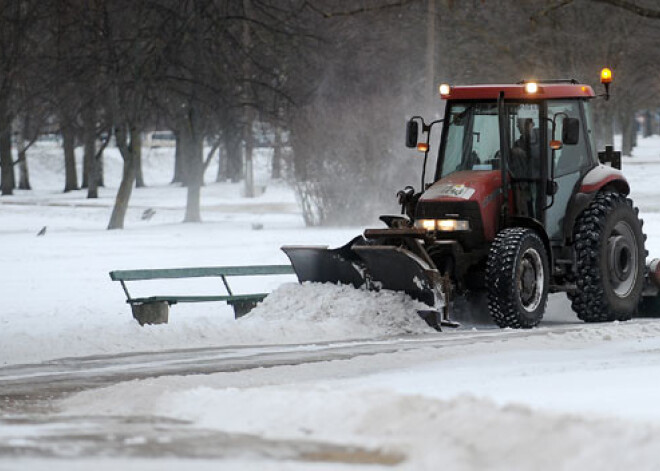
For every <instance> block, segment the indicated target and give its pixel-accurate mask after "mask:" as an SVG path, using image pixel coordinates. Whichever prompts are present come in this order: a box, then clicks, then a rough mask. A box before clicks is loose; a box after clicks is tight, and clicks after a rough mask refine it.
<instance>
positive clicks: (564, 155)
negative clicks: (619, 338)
mask: <svg viewBox="0 0 660 471" xmlns="http://www.w3.org/2000/svg"><path fill="white" fill-rule="evenodd" d="M601 80H602V81H603V83H604V84H605V87H606V88H605V94H604V96H605V98H608V97H609V88H608V87H609V83H610V81H611V72H609V70H608V69H604V70H603V73H602V74H601ZM440 95H441V97H442V99H444V100H447V103H446V108H445V115H444V118H443V119H441V120H437V121H433V122H431V123H426V122H425V121H424V119H423V118H421V117H419V116H416V117H413V118H412V119H411V120H410V121H409V122H408V124H407V132H406V145H407V146H408V147H411V148H417V149H418V150H420V151H422V152H424V170H423V172H422V187H421V188H422V189H421V191H420V192H415V190H414V189H413V188H412V187H406V188H405V189H404V190H402V191H400V192H399V194H398V197H399V203H400V204H401V206H402V216H381V220H382V221H384V222H385V224H386V225H387V228H384V229H367V230H366V231H365V232H364V235H363V236H358V237H356V238H355V239H353V240H352V241H350V242H349V243H348V244H347V245H345V246H343V247H340V248H338V249H328V248H326V247H315V246H312V247H310V246H305V247H300V246H295V247H294V246H285V247H283V248H282V249H283V250H284V251H285V252H286V254H287V255H288V256H289V258H290V260H291V262H292V265H293V267H294V270H295V271H296V274H297V275H298V278H299V280H300V281H301V282H302V281H318V282H333V283H338V282H339V283H347V284H352V285H354V286H356V287H359V286H364V285H366V287H367V288H370V289H382V288H384V289H393V290H402V291H405V292H406V293H408V294H409V295H410V296H412V297H413V298H415V299H418V300H420V301H423V302H424V303H426V304H428V305H429V306H431V307H438V306H442V307H443V309H442V311H441V312H439V311H435V312H436V313H437V318H434V320H433V321H432V322H431V323H434V322H435V323H445V324H450V325H451V322H450V321H449V315H448V314H449V309H450V306H451V305H452V304H453V302H454V301H453V300H457V299H460V298H458V297H457V296H456V295H467V296H468V297H469V296H471V295H473V294H475V293H476V294H478V293H483V294H485V295H486V296H485V298H487V306H488V310H489V312H490V315H491V317H492V319H493V321H494V322H495V323H496V324H497V325H499V326H500V327H513V328H529V327H533V326H536V325H537V324H538V323H539V322H540V321H541V319H542V317H543V313H544V311H545V308H546V303H547V299H548V293H551V292H558V291H564V292H566V293H567V295H568V297H569V298H570V300H571V301H572V307H573V310H574V311H575V312H576V313H577V315H578V317H579V318H580V319H582V320H583V321H586V322H601V321H614V320H628V319H630V318H631V317H632V316H633V315H635V314H636V312H637V311H638V308H639V305H640V302H641V300H642V295H643V294H645V295H649V296H653V297H655V299H654V301H653V302H652V303H651V304H650V305H651V306H652V308H653V309H657V294H658V287H659V286H660V264H659V263H657V261H654V262H652V263H651V264H650V265H649V266H647V265H646V264H645V260H646V256H647V255H648V254H647V251H646V250H645V248H644V242H645V239H646V237H645V235H644V234H643V232H642V225H643V222H642V221H641V220H640V219H639V217H638V210H637V208H635V207H634V205H633V202H632V201H631V200H630V198H628V197H627V196H628V194H629V192H630V187H629V185H628V182H627V181H626V178H625V177H624V176H623V174H622V173H621V171H620V168H621V156H620V153H619V152H613V151H612V148H611V147H608V148H607V149H606V151H605V152H596V145H595V140H594V129H593V125H594V124H593V118H592V114H591V101H592V100H593V99H594V98H595V97H596V95H595V93H594V91H593V89H592V88H591V87H590V86H589V85H584V84H580V83H578V82H576V81H575V80H546V81H538V82H528V81H522V82H519V83H516V84H506V85H469V86H449V85H444V84H443V85H441V86H440ZM441 123H442V124H443V126H442V131H441V133H442V135H441V139H440V146H439V152H438V158H437V165H436V168H435V172H434V175H433V179H432V183H426V181H425V173H426V166H427V165H426V164H427V158H428V153H429V147H430V146H429V143H430V137H431V131H432V129H433V128H434V126H436V125H437V124H441ZM420 131H421V132H422V134H423V135H424V136H425V139H423V141H421V142H420V139H419V134H420ZM607 164H609V165H607ZM431 312H433V311H431ZM427 314H428V313H427ZM658 314H660V312H658ZM428 320H429V319H428V318H427V321H428Z"/></svg>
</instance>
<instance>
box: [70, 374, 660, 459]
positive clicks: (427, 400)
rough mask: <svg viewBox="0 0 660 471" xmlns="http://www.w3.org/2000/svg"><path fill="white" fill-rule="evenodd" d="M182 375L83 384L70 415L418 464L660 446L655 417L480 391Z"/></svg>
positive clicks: (649, 453) (626, 452)
mask: <svg viewBox="0 0 660 471" xmlns="http://www.w3.org/2000/svg"><path fill="white" fill-rule="evenodd" d="M180 381H181V383H180V385H179V387H178V388H175V389H174V390H165V391H163V390H160V391H158V390H155V389H153V388H148V389H144V388H134V389H133V390H132V391H133V392H131V399H132V400H131V401H126V400H125V397H123V396H121V395H118V394H117V391H116V390H115V388H109V389H108V390H106V391H105V393H103V392H102V391H95V392H94V394H93V395H92V394H91V393H92V392H91V391H90V392H89V393H82V394H80V395H78V396H75V397H73V398H71V399H69V400H67V401H65V403H64V404H63V405H64V407H65V410H64V415H68V414H71V415H75V416H80V415H83V416H85V415H87V414H93V415H96V414H108V415H116V414H126V415H134V416H143V415H145V414H146V415H150V416H156V417H167V418H172V419H177V420H183V421H185V422H188V423H190V426H192V427H196V428H200V429H210V430H219V431H222V432H223V433H227V434H229V435H230V436H237V437H239V436H245V435H247V436H257V437H262V438H265V439H270V440H287V441H289V443H297V442H298V441H302V440H304V441H306V442H310V441H311V442H315V443H319V444H332V445H335V446H336V445H339V446H346V447H347V449H349V447H350V448H352V449H355V448H356V447H362V448H363V449H365V450H369V451H370V452H371V453H373V455H374V457H380V458H381V459H383V458H384V459H389V460H393V461H395V460H398V461H400V462H401V464H400V465H399V467H397V469H411V470H412V469H414V470H435V469H444V468H447V469H452V470H481V469H501V470H510V469H535V470H556V469H623V468H624V467H628V466H633V465H634V466H635V468H636V469H655V464H656V463H657V458H658V456H659V453H658V450H657V446H656V443H657V441H658V440H659V439H660V428H658V427H657V426H654V425H649V424H643V423H634V422H624V421H621V420H610V419H608V420H605V419H599V418H581V417H577V416H574V415H568V414H558V413H546V412H539V411H535V410H533V409H531V408H529V407H526V406H523V405H515V404H514V405H506V406H500V405H497V404H495V403H494V402H491V401H489V400H483V399H477V398H474V397H472V396H459V397H456V398H454V399H451V400H438V399H435V398H431V397H425V396H421V395H408V394H397V393H395V392H393V391H389V390H385V389H374V388H370V387H364V386H363V387H355V386H354V385H352V384H351V383H346V382H342V381H329V382H324V383H317V384H313V385H312V384H306V385H304V387H301V385H300V384H298V385H295V386H293V385H290V386H287V385H285V386H270V387H259V388H210V387H194V388H186V387H185V381H186V380H185V379H182V380H180ZM244 434H245V435H244ZM253 452H257V453H258V450H253ZM333 469H335V468H333ZM342 469H344V468H342ZM353 469H354V468H353Z"/></svg>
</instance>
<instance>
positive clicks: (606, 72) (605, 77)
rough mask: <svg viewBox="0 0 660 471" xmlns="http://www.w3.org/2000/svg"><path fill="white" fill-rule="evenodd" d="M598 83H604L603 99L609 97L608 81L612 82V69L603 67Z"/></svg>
mask: <svg viewBox="0 0 660 471" xmlns="http://www.w3.org/2000/svg"><path fill="white" fill-rule="evenodd" d="M600 83H602V84H603V85H605V99H606V100H609V99H610V83H612V71H611V70H610V69H608V68H607V67H603V69H602V70H601V71H600Z"/></svg>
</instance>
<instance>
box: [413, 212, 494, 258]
mask: <svg viewBox="0 0 660 471" xmlns="http://www.w3.org/2000/svg"><path fill="white" fill-rule="evenodd" d="M415 219H461V220H467V221H469V222H470V230H469V231H466V232H461V231H457V232H441V231H436V232H435V236H436V238H437V239H440V240H456V241H458V242H460V243H461V245H462V246H463V249H464V250H471V249H473V248H478V247H480V246H482V245H483V243H484V228H483V222H482V220H481V209H480V208H479V203H478V202H477V201H420V202H418V203H417V207H416V208H415Z"/></svg>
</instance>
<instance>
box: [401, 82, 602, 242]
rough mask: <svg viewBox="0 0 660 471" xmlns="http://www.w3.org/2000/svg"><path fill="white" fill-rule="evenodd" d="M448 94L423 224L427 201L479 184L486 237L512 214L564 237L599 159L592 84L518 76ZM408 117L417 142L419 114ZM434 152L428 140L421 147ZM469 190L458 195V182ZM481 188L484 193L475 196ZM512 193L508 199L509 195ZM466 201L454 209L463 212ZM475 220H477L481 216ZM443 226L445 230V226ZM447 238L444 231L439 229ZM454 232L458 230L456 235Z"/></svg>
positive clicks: (454, 197) (420, 216)
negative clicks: (575, 201)
mask: <svg viewBox="0 0 660 471" xmlns="http://www.w3.org/2000/svg"><path fill="white" fill-rule="evenodd" d="M441 92H442V93H441V96H442V98H443V99H445V100H447V106H446V108H445V117H444V119H443V120H439V121H437V122H434V123H431V124H429V125H426V124H425V123H423V122H422V123H421V124H422V129H426V130H427V131H429V133H430V131H431V128H432V127H433V125H434V124H437V123H440V122H442V123H444V126H443V128H442V138H441V144H440V148H439V150H438V158H437V165H436V169H435V174H434V178H433V182H434V183H433V184H430V185H428V184H426V183H424V189H425V191H424V192H422V194H421V195H420V198H419V200H418V202H417V208H416V211H415V214H413V215H411V216H413V217H414V218H415V219H417V220H421V221H422V222H417V225H418V226H423V225H424V224H427V225H428V224H429V223H425V222H423V221H424V220H427V219H429V218H438V217H444V216H446V215H431V214H429V213H433V212H434V211H430V210H429V209H428V208H429V207H434V208H435V209H436V210H437V208H439V207H441V206H442V205H438V203H440V202H443V201H444V202H445V203H448V202H450V201H454V202H455V203H459V201H458V200H460V199H461V197H463V199H464V200H465V201H464V203H468V202H469V201H470V200H471V199H472V198H467V199H466V198H464V196H465V195H466V194H467V193H469V192H470V189H473V190H474V194H475V195H476V196H477V197H476V198H475V200H478V201H481V211H480V213H481V214H480V216H481V221H480V222H481V224H482V225H483V226H484V228H485V234H484V235H485V239H486V240H492V239H493V238H494V236H495V234H496V233H497V231H498V230H499V229H501V228H502V227H505V226H506V225H508V224H509V222H507V221H511V220H516V221H517V223H518V224H519V223H520V221H521V220H526V221H527V224H529V225H532V226H539V227H544V228H545V232H546V233H547V236H548V238H549V240H552V241H555V242H556V243H557V244H563V243H564V241H565V239H566V237H570V235H571V234H570V233H569V234H567V233H566V232H565V231H564V230H563V229H564V228H563V222H564V219H565V218H564V215H565V213H566V210H567V206H568V205H569V203H570V200H571V197H572V196H573V193H574V191H573V190H574V188H575V185H576V184H577V183H578V181H580V180H581V178H582V177H583V176H584V175H585V174H586V173H587V172H589V171H590V170H591V169H593V168H594V167H596V166H597V165H598V161H597V159H596V158H595V143H594V139H593V134H594V133H593V129H592V118H591V112H590V103H589V100H590V99H591V98H593V97H594V96H595V94H594V92H593V90H592V88H591V87H590V86H587V85H580V84H577V83H576V82H574V81H572V80H571V81H552V82H520V83H518V84H515V85H474V86H457V87H450V86H448V85H443V86H442V87H441ZM418 120H419V118H413V120H412V121H411V122H412V123H413V124H410V123H409V124H408V142H407V144H408V145H409V146H411V147H417V145H418V143H417V142H415V132H414V131H415V127H417V123H416V121H418ZM420 147H421V150H424V151H425V152H428V148H427V146H426V144H424V143H423V145H421V146H420ZM461 188H464V189H467V190H465V191H466V193H463V195H459V194H458V191H459V189H461ZM477 194H478V195H477ZM504 194H506V195H508V198H506V199H504V198H503V195H504ZM460 206H467V205H465V204H463V205H460V204H459V205H458V206H455V205H454V207H453V208H452V211H450V213H453V214H456V213H457V210H458V213H459V216H460V213H461V210H460V209H461V208H460ZM475 222H476V221H475ZM440 232H442V231H440ZM438 235H439V236H440V237H441V238H442V235H443V234H441V233H440V234H438ZM451 237H456V234H455V233H454V234H452V235H451Z"/></svg>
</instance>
